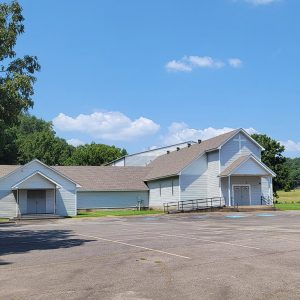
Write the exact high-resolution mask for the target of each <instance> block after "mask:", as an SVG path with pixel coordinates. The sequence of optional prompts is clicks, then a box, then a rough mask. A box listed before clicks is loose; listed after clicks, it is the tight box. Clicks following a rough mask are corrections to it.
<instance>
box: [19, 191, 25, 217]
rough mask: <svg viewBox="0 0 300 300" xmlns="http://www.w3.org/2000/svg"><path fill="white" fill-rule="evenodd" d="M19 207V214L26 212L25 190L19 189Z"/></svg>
mask: <svg viewBox="0 0 300 300" xmlns="http://www.w3.org/2000/svg"><path fill="white" fill-rule="evenodd" d="M19 209H20V213H21V215H23V214H27V190H19Z"/></svg>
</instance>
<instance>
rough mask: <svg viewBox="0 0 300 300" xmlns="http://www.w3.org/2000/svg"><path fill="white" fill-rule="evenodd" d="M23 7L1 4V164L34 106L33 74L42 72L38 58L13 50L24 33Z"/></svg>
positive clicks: (34, 79) (14, 2)
mask: <svg viewBox="0 0 300 300" xmlns="http://www.w3.org/2000/svg"><path fill="white" fill-rule="evenodd" d="M23 22H24V17H23V15H22V7H21V6H20V5H19V3H18V2H17V1H13V2H11V3H10V4H6V3H0V163H3V162H5V161H6V160H7V155H9V154H10V153H9V152H8V151H9V150H10V148H9V147H8V148H7V145H10V142H11V139H12V135H11V132H10V131H9V130H7V128H9V127H11V126H14V125H15V124H17V122H18V119H19V116H20V114H21V113H22V112H25V111H27V110H28V109H29V108H31V107H32V106H33V100H32V96H33V94H34V89H33V85H34V83H35V81H36V78H35V77H34V73H35V72H36V71H39V70H40V65H39V63H38V61H37V57H36V56H29V55H25V56H24V57H23V58H16V52H15V51H14V47H15V45H16V42H17V38H18V36H19V35H20V34H22V33H24V25H23Z"/></svg>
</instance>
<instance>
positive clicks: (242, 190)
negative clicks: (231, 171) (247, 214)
mask: <svg viewBox="0 0 300 300" xmlns="http://www.w3.org/2000/svg"><path fill="white" fill-rule="evenodd" d="M233 200H234V205H251V195H250V186H249V185H233Z"/></svg>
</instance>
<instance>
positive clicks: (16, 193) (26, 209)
mask: <svg viewBox="0 0 300 300" xmlns="http://www.w3.org/2000/svg"><path fill="white" fill-rule="evenodd" d="M263 150H264V149H263V147H262V146H261V145H259V144H258V143H257V142H256V141H255V140H254V139H253V138H252V137H251V136H250V135H249V134H248V133H247V132H246V131H245V130H243V129H237V130H234V131H231V132H228V133H225V134H222V135H219V136H217V137H214V138H211V139H208V140H204V141H200V140H199V141H198V142H185V143H181V144H177V145H172V146H168V147H162V148H159V149H153V150H148V151H144V152H140V153H136V154H131V155H127V156H124V157H122V158H120V159H118V160H115V161H113V162H111V163H109V164H108V165H106V166H54V167H53V166H47V165H45V164H44V163H42V162H40V161H39V160H33V161H31V162H29V163H28V164H26V165H23V166H16V165H14V166H12V165H0V217H9V218H12V217H16V216H19V215H26V214H56V215H61V216H74V215H76V214H77V210H78V209H101V208H127V207H135V206H136V205H137V204H138V203H142V206H144V207H154V208H161V207H162V206H163V204H164V203H167V202H173V201H176V202H177V201H184V200H197V199H206V198H214V197H219V198H220V199H222V201H223V204H224V205H226V206H233V205H239V206H241V205H261V204H272V201H273V200H272V199H273V188H272V178H273V177H274V176H276V174H275V173H274V172H273V171H272V170H271V169H269V168H268V167H267V166H266V165H265V164H263V163H262V161H261V152H262V151H263Z"/></svg>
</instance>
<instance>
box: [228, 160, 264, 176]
mask: <svg viewBox="0 0 300 300" xmlns="http://www.w3.org/2000/svg"><path fill="white" fill-rule="evenodd" d="M232 174H238V175H261V176H265V175H268V174H269V173H268V172H267V171H266V170H265V169H264V168H262V167H261V166H260V165H259V164H258V163H257V162H256V161H254V160H253V159H251V158H250V159H249V160H248V161H246V162H245V163H243V164H242V165H241V166H239V167H238V168H237V169H236V170H235V171H234V172H233V173H232Z"/></svg>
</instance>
